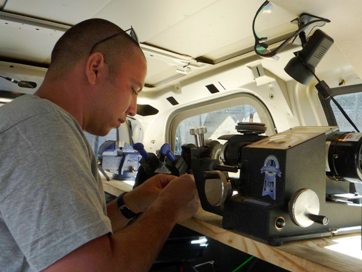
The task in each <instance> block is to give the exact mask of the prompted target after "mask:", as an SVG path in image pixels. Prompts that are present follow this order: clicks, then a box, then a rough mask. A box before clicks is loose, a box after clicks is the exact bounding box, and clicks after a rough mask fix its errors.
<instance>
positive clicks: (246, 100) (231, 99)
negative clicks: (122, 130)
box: [165, 92, 277, 150]
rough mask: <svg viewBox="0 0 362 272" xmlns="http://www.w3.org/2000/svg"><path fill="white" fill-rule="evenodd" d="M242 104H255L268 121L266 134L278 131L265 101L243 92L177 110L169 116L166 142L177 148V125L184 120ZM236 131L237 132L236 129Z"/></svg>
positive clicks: (260, 115) (261, 117)
mask: <svg viewBox="0 0 362 272" xmlns="http://www.w3.org/2000/svg"><path fill="white" fill-rule="evenodd" d="M242 104H248V105H251V106H253V107H254V108H255V109H256V111H257V112H258V114H259V117H260V120H261V121H264V120H266V121H267V122H264V123H265V125H266V126H267V130H266V132H265V134H266V135H273V134H275V133H277V129H276V126H275V122H274V119H273V116H272V115H271V113H270V111H269V109H268V107H267V106H266V105H265V103H264V102H263V101H262V100H261V99H260V98H258V97H257V96H255V95H253V94H250V93H246V92H241V93H236V94H230V95H226V96H224V97H221V98H215V99H211V100H207V101H203V102H200V103H198V104H192V105H188V106H186V107H182V108H179V109H177V110H175V111H174V112H173V113H172V114H171V115H170V117H169V118H168V121H167V124H166V128H167V129H166V137H165V138H166V142H168V143H170V145H171V148H172V150H175V145H176V131H177V127H178V126H179V124H180V123H181V122H182V121H183V120H185V119H187V118H189V117H192V116H196V115H199V114H203V113H208V112H213V111H217V110H221V109H225V108H229V107H235V106H238V105H242ZM235 133H237V131H236V130H235Z"/></svg>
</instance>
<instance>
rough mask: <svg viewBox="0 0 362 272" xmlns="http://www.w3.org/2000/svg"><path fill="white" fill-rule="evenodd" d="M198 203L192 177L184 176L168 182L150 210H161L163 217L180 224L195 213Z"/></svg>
mask: <svg viewBox="0 0 362 272" xmlns="http://www.w3.org/2000/svg"><path fill="white" fill-rule="evenodd" d="M199 203H200V201H199V198H198V194H197V190H196V185H195V180H194V177H193V176H192V175H189V174H186V175H182V176H180V177H177V178H174V179H172V180H170V181H169V182H168V183H167V185H166V186H165V187H164V188H163V190H162V191H161V192H160V194H159V197H158V198H157V199H156V200H155V202H154V204H153V205H152V208H157V209H160V210H163V211H164V212H165V216H170V217H174V218H175V220H176V222H181V221H183V220H185V219H187V218H189V217H191V216H192V215H194V214H195V213H196V211H197V209H198V208H199V206H200V204H199Z"/></svg>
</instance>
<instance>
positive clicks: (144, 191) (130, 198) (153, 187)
mask: <svg viewBox="0 0 362 272" xmlns="http://www.w3.org/2000/svg"><path fill="white" fill-rule="evenodd" d="M174 178H176V176H172V175H165V174H158V175H155V176H153V177H151V178H150V179H148V180H147V181H146V182H144V183H143V184H141V185H140V186H138V187H137V188H135V189H133V190H132V191H130V192H128V193H127V194H126V195H125V196H124V202H125V204H126V206H127V208H129V209H131V211H133V212H135V213H143V212H144V211H145V210H146V209H147V208H148V207H149V206H150V205H151V204H152V203H153V201H155V199H156V198H157V197H158V195H159V194H160V192H161V190H162V189H163V188H165V187H166V185H167V184H168V183H169V182H170V181H171V180H173V179H174ZM107 215H108V217H109V219H110V220H111V223H112V231H113V233H115V232H117V231H119V230H121V229H123V228H124V227H125V226H127V224H128V223H129V219H127V218H125V217H124V216H122V214H121V213H120V211H119V208H118V205H117V200H113V201H111V202H110V203H108V205H107Z"/></svg>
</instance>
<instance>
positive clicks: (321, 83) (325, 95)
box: [303, 62, 359, 132]
mask: <svg viewBox="0 0 362 272" xmlns="http://www.w3.org/2000/svg"><path fill="white" fill-rule="evenodd" d="M303 65H304V66H305V67H306V68H307V69H308V70H309V71H310V72H311V73H312V74H313V76H314V77H315V78H316V80H317V81H318V84H317V85H316V87H317V90H318V91H319V92H320V93H321V94H322V96H323V98H324V99H326V100H328V99H331V100H332V101H333V103H334V104H335V105H336V106H337V108H338V109H339V111H340V112H341V113H342V115H343V116H344V117H345V118H346V119H347V121H348V122H349V123H350V125H351V126H352V127H353V128H354V129H355V130H356V132H359V129H358V128H357V126H356V125H355V124H354V122H353V121H352V119H351V118H350V117H349V116H348V114H347V113H346V112H345V110H344V109H343V108H342V106H341V105H340V104H339V103H338V101H337V100H336V99H335V98H334V97H333V96H331V95H330V93H329V92H328V89H329V87H328V85H327V84H326V83H325V82H324V81H321V80H320V79H319V78H318V77H317V75H316V74H315V73H314V71H313V69H310V68H309V67H308V65H306V64H304V62H303ZM321 89H323V90H321Z"/></svg>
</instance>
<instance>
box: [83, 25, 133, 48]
mask: <svg viewBox="0 0 362 272" xmlns="http://www.w3.org/2000/svg"><path fill="white" fill-rule="evenodd" d="M124 33H126V34H127V37H129V38H130V39H131V40H132V42H134V43H136V44H137V45H138V46H140V43H139V41H138V37H137V34H136V31H135V30H134V29H133V27H132V26H131V27H130V28H129V29H126V30H124V31H120V32H117V33H115V34H112V35H110V36H108V37H106V38H104V39H102V40H100V41H98V42H96V43H95V44H93V46H92V47H91V50H90V53H92V52H93V51H94V49H95V48H96V47H97V46H98V45H100V44H101V43H104V42H105V41H108V40H110V39H113V38H114V37H117V36H118V35H123V34H124Z"/></svg>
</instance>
